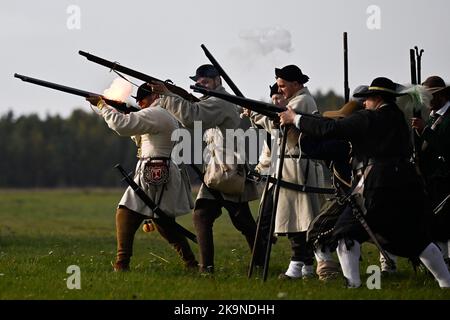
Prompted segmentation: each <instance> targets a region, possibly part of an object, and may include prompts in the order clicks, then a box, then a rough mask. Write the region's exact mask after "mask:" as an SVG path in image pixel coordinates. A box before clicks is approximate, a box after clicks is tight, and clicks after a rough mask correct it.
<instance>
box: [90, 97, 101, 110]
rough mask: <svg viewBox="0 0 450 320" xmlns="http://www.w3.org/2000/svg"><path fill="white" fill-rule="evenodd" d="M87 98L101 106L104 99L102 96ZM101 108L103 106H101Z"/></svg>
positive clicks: (93, 103) (91, 102) (94, 104)
mask: <svg viewBox="0 0 450 320" xmlns="http://www.w3.org/2000/svg"><path fill="white" fill-rule="evenodd" d="M86 100H87V101H88V102H89V103H90V104H92V105H93V106H96V107H99V108H100V102H102V101H103V98H102V96H89V97H87V98H86ZM100 109H101V108H100Z"/></svg>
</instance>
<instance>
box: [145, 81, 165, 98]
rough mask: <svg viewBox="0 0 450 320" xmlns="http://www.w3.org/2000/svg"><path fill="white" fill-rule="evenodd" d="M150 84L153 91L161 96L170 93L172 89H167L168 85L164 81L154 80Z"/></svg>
mask: <svg viewBox="0 0 450 320" xmlns="http://www.w3.org/2000/svg"><path fill="white" fill-rule="evenodd" d="M149 85H150V87H152V91H153V93H156V94H159V95H160V96H167V95H169V94H170V90H169V89H167V87H166V85H165V84H164V82H162V81H152V82H150V83H149Z"/></svg>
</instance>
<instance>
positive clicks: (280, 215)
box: [252, 87, 326, 234]
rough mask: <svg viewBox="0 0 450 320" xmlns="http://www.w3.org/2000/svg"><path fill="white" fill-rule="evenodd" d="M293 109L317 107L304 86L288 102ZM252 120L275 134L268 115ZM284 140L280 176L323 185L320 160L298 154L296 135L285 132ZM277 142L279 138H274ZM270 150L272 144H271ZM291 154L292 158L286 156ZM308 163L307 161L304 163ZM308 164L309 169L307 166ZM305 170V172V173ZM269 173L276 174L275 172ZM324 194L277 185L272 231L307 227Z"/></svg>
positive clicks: (310, 111)
mask: <svg viewBox="0 0 450 320" xmlns="http://www.w3.org/2000/svg"><path fill="white" fill-rule="evenodd" d="M288 106H289V107H292V108H293V109H294V111H297V112H302V113H309V114H312V113H314V112H316V111H317V106H316V103H315V101H314V98H313V97H312V96H311V94H310V93H309V90H308V89H307V88H306V87H305V88H303V89H301V90H300V91H298V92H297V93H296V94H295V95H294V96H293V97H292V98H291V99H290V100H289V103H288ZM252 121H253V122H254V123H255V124H257V125H260V126H262V127H263V128H264V129H266V130H268V131H269V132H271V133H272V135H273V136H277V135H276V133H275V132H274V131H273V130H275V129H276V128H275V127H274V125H273V122H272V121H270V119H269V118H267V117H265V116H261V115H253V116H252ZM288 137H289V139H288V143H287V146H286V156H287V157H286V158H285V160H284V166H283V173H282V178H283V180H284V181H287V182H292V183H296V184H300V185H305V182H306V185H308V186H314V187H326V186H325V185H324V181H325V178H324V172H323V170H324V168H323V165H322V163H321V162H320V161H316V160H308V159H301V158H298V156H299V155H301V150H300V149H299V147H298V143H297V142H298V136H295V135H291V133H290V134H288ZM278 140H279V141H278V143H280V142H281V139H278ZM272 150H274V148H272ZM290 157H292V158H290ZM276 161H277V165H276V166H275V173H276V171H277V169H276V168H278V161H279V159H277V160H276ZM308 163H309V164H308ZM308 165H309V169H308V170H307V167H308ZM306 171H308V176H307V177H306V176H305V175H306ZM275 173H273V176H274V177H276V174H275ZM323 200H324V197H323V196H320V195H317V194H312V193H302V192H297V191H293V190H289V189H285V188H281V189H280V196H279V201H278V207H277V213H276V220H275V233H280V234H282V233H290V232H303V231H307V229H308V227H309V224H310V223H311V221H312V220H313V219H314V218H315V217H316V216H317V215H318V214H319V211H320V207H321V205H322V203H323Z"/></svg>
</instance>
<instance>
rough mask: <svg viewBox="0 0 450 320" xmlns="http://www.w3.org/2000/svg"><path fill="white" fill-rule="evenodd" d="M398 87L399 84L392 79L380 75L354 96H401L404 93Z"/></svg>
mask: <svg viewBox="0 0 450 320" xmlns="http://www.w3.org/2000/svg"><path fill="white" fill-rule="evenodd" d="M398 87H399V85H398V84H397V83H395V82H393V81H392V80H391V79H388V78H384V77H379V78H375V79H374V80H373V81H372V83H371V84H370V86H369V87H368V88H367V89H365V90H363V91H361V92H358V93H355V94H354V95H353V96H354V97H355V98H365V97H370V96H377V95H381V96H390V97H399V96H402V95H404V93H399V92H397V89H398Z"/></svg>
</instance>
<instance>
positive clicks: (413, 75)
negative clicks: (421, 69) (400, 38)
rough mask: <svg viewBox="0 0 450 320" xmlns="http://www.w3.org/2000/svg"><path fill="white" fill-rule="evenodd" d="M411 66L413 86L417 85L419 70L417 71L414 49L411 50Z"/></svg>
mask: <svg viewBox="0 0 450 320" xmlns="http://www.w3.org/2000/svg"><path fill="white" fill-rule="evenodd" d="M409 65H410V68H411V84H412V85H415V84H417V69H416V57H415V55H414V49H410V50H409Z"/></svg>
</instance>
